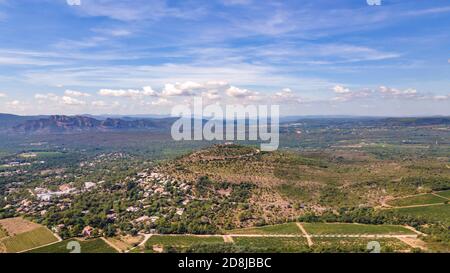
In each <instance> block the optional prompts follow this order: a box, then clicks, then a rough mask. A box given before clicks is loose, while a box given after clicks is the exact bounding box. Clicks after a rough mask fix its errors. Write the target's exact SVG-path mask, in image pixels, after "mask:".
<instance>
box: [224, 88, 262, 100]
mask: <svg viewBox="0 0 450 273" xmlns="http://www.w3.org/2000/svg"><path fill="white" fill-rule="evenodd" d="M226 93H227V95H228V96H230V97H234V98H246V97H247V98H248V97H255V96H256V95H258V92H254V91H250V90H248V89H242V88H238V87H236V86H230V88H228V89H227V90H226Z"/></svg>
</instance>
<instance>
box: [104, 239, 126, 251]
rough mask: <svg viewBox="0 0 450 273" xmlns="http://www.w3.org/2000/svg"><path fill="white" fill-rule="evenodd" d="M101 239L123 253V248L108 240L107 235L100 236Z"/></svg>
mask: <svg viewBox="0 0 450 273" xmlns="http://www.w3.org/2000/svg"><path fill="white" fill-rule="evenodd" d="M100 239H102V240H103V242H105V243H107V244H108V245H109V246H110V247H112V248H114V249H115V250H117V252H119V253H121V252H122V249H120V248H118V247H117V246H116V245H115V244H113V243H111V242H110V241H108V240H107V239H106V238H105V237H100Z"/></svg>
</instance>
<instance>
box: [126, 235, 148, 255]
mask: <svg viewBox="0 0 450 273" xmlns="http://www.w3.org/2000/svg"><path fill="white" fill-rule="evenodd" d="M139 235H142V236H144V240H142V242H140V243H139V244H138V245H137V246H135V247H133V248H130V249H128V250H127V251H125V253H128V252H130V251H133V250H135V249H136V248H140V247H143V246H144V245H145V243H146V242H147V241H148V239H150V238H151V237H152V236H153V234H145V233H139Z"/></svg>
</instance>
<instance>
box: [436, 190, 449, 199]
mask: <svg viewBox="0 0 450 273" xmlns="http://www.w3.org/2000/svg"><path fill="white" fill-rule="evenodd" d="M436 194H437V195H439V196H442V197H445V198H450V190H447V191H440V192H436Z"/></svg>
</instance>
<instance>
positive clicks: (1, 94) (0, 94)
mask: <svg viewBox="0 0 450 273" xmlns="http://www.w3.org/2000/svg"><path fill="white" fill-rule="evenodd" d="M7 96H8V95H6V94H5V93H2V92H0V98H6V97H7Z"/></svg>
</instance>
